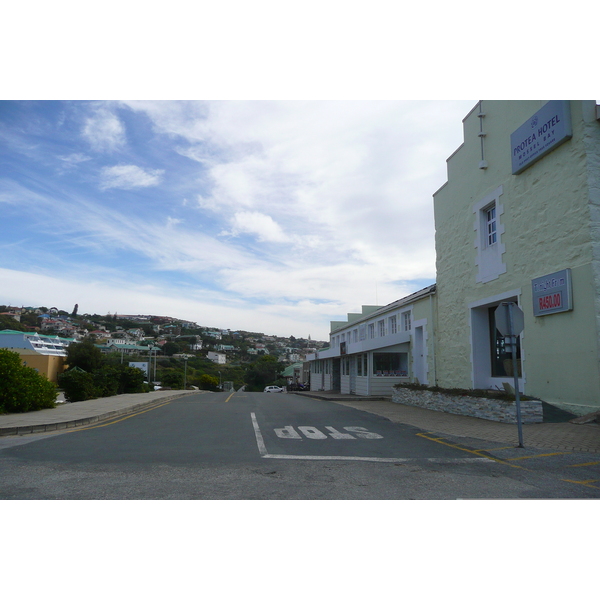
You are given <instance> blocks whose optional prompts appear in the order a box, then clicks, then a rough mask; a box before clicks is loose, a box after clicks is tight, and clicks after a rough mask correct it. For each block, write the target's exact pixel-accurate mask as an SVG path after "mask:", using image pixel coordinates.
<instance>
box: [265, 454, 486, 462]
mask: <svg viewBox="0 0 600 600" xmlns="http://www.w3.org/2000/svg"><path fill="white" fill-rule="evenodd" d="M262 458H280V459H288V460H351V461H361V462H385V463H414V462H430V463H439V464H464V463H474V462H482V461H489V460H490V459H489V458H380V457H376V456H373V457H371V456H312V455H310V454H265V455H264V456H263V457H262Z"/></svg>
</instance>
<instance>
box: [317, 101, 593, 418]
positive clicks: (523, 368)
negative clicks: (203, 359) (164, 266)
mask: <svg viewBox="0 0 600 600" xmlns="http://www.w3.org/2000/svg"><path fill="white" fill-rule="evenodd" d="M463 128H464V142H463V144H462V145H461V146H460V147H459V148H458V149H457V150H456V151H455V152H454V153H453V154H452V155H451V156H450V157H449V158H448V160H447V168H448V181H447V182H446V183H445V184H444V185H443V186H442V187H441V188H440V189H439V190H438V191H437V192H435V194H434V196H433V198H434V215H435V229H436V237H435V242H436V257H437V259H436V270H437V278H436V285H435V286H431V287H430V288H426V289H425V290H421V292H417V293H416V294H413V295H412V296H408V297H407V298H404V299H401V300H398V301H397V302H394V303H392V304H390V305H388V306H385V307H363V311H362V313H361V314H349V315H348V320H347V321H344V322H333V323H332V324H331V335H330V337H331V344H330V347H329V348H327V349H325V350H322V351H320V352H318V353H316V354H314V355H311V356H309V357H308V360H309V364H310V365H311V389H312V390H336V391H340V392H341V393H352V394H365V395H379V394H386V395H389V393H390V390H391V388H392V387H393V385H394V383H397V382H400V381H411V382H419V383H423V384H427V385H430V386H431V385H438V386H440V387H443V388H462V389H500V390H502V389H504V384H510V385H513V383H514V377H513V371H514V367H513V361H512V354H511V353H509V352H508V346H507V340H506V338H505V337H504V336H503V335H502V334H501V331H499V329H498V328H500V330H502V329H503V328H502V327H501V326H500V324H499V322H498V321H497V318H496V315H497V312H496V311H497V310H498V309H499V307H500V306H501V305H503V304H507V303H509V304H511V305H512V306H515V307H518V309H519V312H520V313H521V314H522V324H523V327H522V328H521V330H520V331H519V337H518V339H517V356H516V358H517V361H516V369H517V377H518V385H519V389H520V390H521V392H523V393H525V394H527V395H529V396H533V397H536V398H539V399H541V400H544V401H546V402H549V403H551V404H554V405H555V406H558V407H561V408H564V409H565V410H568V411H570V412H572V413H574V414H587V413H590V412H594V411H597V410H599V409H600V106H598V105H596V102H595V101H575V100H572V101H562V100H561V101H554V100H553V101H537V100H527V101H481V102H479V103H477V105H476V106H475V107H474V108H473V110H471V112H470V113H469V114H468V115H467V116H466V117H465V119H464V120H463ZM502 310H504V309H502Z"/></svg>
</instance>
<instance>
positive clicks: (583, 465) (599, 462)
mask: <svg viewBox="0 0 600 600" xmlns="http://www.w3.org/2000/svg"><path fill="white" fill-rule="evenodd" d="M593 465H600V460H596V461H594V462H587V463H579V464H577V465H567V467H591V466H593Z"/></svg>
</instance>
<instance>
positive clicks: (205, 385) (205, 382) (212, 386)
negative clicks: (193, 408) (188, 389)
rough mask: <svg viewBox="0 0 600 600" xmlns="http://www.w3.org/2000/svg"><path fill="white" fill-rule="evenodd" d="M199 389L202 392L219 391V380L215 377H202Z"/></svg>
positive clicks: (199, 381) (205, 375)
mask: <svg viewBox="0 0 600 600" xmlns="http://www.w3.org/2000/svg"><path fill="white" fill-rule="evenodd" d="M198 387H199V388H200V389H201V390H212V391H215V390H218V389H219V378H218V377H214V376H213V375H207V374H206V373H205V374H204V375H200V377H199V378H198Z"/></svg>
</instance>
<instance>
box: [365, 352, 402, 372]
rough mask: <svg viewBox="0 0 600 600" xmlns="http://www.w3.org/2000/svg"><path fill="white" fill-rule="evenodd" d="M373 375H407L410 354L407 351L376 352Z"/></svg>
mask: <svg viewBox="0 0 600 600" xmlns="http://www.w3.org/2000/svg"><path fill="white" fill-rule="evenodd" d="M373 375H377V376H379V377H407V376H408V354H407V353H406V352H375V353H374V354H373Z"/></svg>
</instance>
